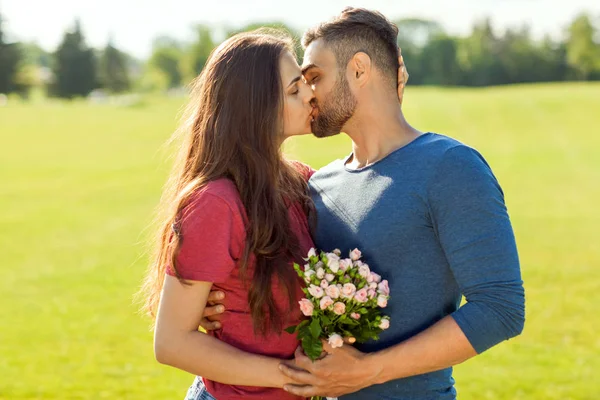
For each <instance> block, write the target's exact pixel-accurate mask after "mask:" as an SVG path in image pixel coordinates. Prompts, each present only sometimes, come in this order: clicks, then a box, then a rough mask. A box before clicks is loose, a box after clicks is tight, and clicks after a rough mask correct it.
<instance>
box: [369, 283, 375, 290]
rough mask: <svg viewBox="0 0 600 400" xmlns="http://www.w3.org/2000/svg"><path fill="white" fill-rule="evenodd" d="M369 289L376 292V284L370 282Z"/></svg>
mask: <svg viewBox="0 0 600 400" xmlns="http://www.w3.org/2000/svg"><path fill="white" fill-rule="evenodd" d="M369 289H373V290H377V283H375V282H371V283H370V284H369Z"/></svg>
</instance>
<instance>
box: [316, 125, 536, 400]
mask: <svg viewBox="0 0 600 400" xmlns="http://www.w3.org/2000/svg"><path fill="white" fill-rule="evenodd" d="M344 163H345V160H337V161H334V162H333V163H331V164H329V165H328V166H326V167H324V168H322V169H321V170H319V171H318V172H317V173H315V174H314V175H313V176H312V178H311V179H310V181H309V186H310V189H311V195H312V198H313V200H314V202H315V206H316V212H317V224H316V226H315V227H314V228H313V236H314V239H315V243H316V245H317V247H318V248H319V249H322V250H325V251H331V250H333V249H335V248H339V249H341V250H342V251H343V252H347V251H349V250H351V249H353V248H355V247H357V248H359V249H360V250H361V251H362V252H363V260H364V262H366V263H368V264H369V265H370V266H371V269H372V270H373V271H375V272H377V273H378V274H380V275H382V276H383V278H384V279H387V280H388V281H389V283H390V290H391V299H390V301H389V303H388V307H387V308H386V309H385V313H386V314H388V315H390V317H391V326H390V328H389V329H388V330H387V331H384V332H383V333H382V334H381V336H380V340H379V341H373V342H369V343H366V344H363V345H359V346H358V347H359V349H360V350H362V351H366V352H373V351H377V350H380V349H383V348H387V347H390V346H393V345H395V344H397V343H400V342H402V341H404V340H406V339H408V338H410V337H411V336H414V335H415V334H417V333H419V332H421V331H423V330H425V329H427V328H428V327H430V326H431V325H433V324H434V323H436V322H437V321H439V320H440V319H442V318H444V317H445V316H447V315H451V316H452V317H453V318H454V319H455V321H456V322H457V324H458V325H459V326H460V328H461V329H462V331H463V332H464V334H465V335H466V337H467V338H468V340H469V342H470V343H471V345H472V346H473V347H474V348H475V350H476V351H477V352H478V353H481V352H483V351H485V350H487V349H488V348H490V347H492V346H494V345H495V344H497V343H499V342H501V341H503V340H507V339H509V338H511V337H513V336H516V335H518V334H519V333H520V332H521V331H522V329H523V324H524V319H525V317H524V315H525V312H524V303H525V298H524V289H523V282H522V280H521V273H520V267H519V259H518V255H517V248H516V244H515V238H514V234H513V230H512V227H511V224H510V220H509V217H508V214H507V210H506V206H505V203H504V195H503V192H502V189H501V188H500V186H499V184H498V182H497V180H496V178H495V177H494V175H493V173H492V171H491V169H490V167H489V166H488V164H487V163H486V162H485V160H484V159H483V157H482V156H481V155H480V154H479V153H478V152H477V151H475V150H473V149H472V148H470V147H468V146H466V145H464V144H462V143H460V142H458V141H456V140H454V139H451V138H448V137H446V136H443V135H438V134H435V133H426V134H423V135H421V136H419V137H418V138H417V139H415V140H414V141H413V142H411V143H409V144H408V145H406V146H404V147H402V148H400V149H398V150H396V151H394V152H393V153H391V154H390V155H388V156H387V157H385V158H384V159H382V160H380V161H378V162H376V163H374V164H371V165H369V166H367V167H365V168H361V169H358V170H352V169H348V168H346V167H345V165H344ZM461 295H464V296H465V298H466V303H465V304H464V305H463V306H462V307H460V301H461ZM398 363H402V360H398ZM455 397H456V391H455V389H454V380H453V378H452V368H447V369H444V370H441V371H435V372H431V373H428V374H423V375H418V376H413V377H409V378H405V379H399V380H395V381H391V382H387V383H385V384H382V385H375V386H371V387H370V388H366V389H364V390H362V391H360V392H357V393H354V394H350V395H346V396H343V397H342V399H343V400H358V399H369V400H372V399H403V400H425V399H427V400H431V399H439V400H442V399H444V400H445V399H454V398H455Z"/></svg>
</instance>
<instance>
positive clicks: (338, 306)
mask: <svg viewBox="0 0 600 400" xmlns="http://www.w3.org/2000/svg"><path fill="white" fill-rule="evenodd" d="M333 312H334V313H336V314H337V315H342V314H343V313H345V312H346V305H345V304H344V303H342V302H340V301H338V302H336V303H334V304H333Z"/></svg>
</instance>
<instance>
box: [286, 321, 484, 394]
mask: <svg viewBox="0 0 600 400" xmlns="http://www.w3.org/2000/svg"><path fill="white" fill-rule="evenodd" d="M324 348H325V349H326V350H327V352H328V355H327V356H326V357H325V358H324V359H322V360H320V361H318V362H312V361H311V360H310V359H309V358H308V357H306V356H305V355H304V354H303V353H302V351H297V352H296V359H295V362H293V361H290V362H286V363H285V364H282V365H281V370H282V371H283V373H284V374H285V375H287V376H288V377H290V378H292V379H293V380H295V381H298V382H301V383H302V385H291V384H289V385H286V386H285V387H284V389H285V390H287V391H289V392H291V393H294V394H296V395H298V396H305V397H310V396H316V395H321V396H329V397H337V396H341V395H344V394H348V393H353V392H356V391H358V390H360V389H363V388H365V387H369V386H372V385H375V384H379V383H384V382H387V381H390V380H395V379H400V378H406V377H409V376H413V375H420V374H425V373H427V372H432V371H437V370H440V369H444V368H448V367H451V366H453V365H456V364H460V363H461V362H463V361H466V360H468V359H469V358H471V357H473V356H475V355H476V354H477V353H476V352H475V349H474V348H473V346H471V344H470V343H469V341H468V340H467V338H466V337H465V335H464V333H463V332H462V330H461V329H460V328H459V326H458V325H457V324H456V322H455V321H454V319H453V318H452V317H450V316H447V317H445V318H443V319H442V320H440V321H438V322H437V323H436V324H434V325H433V326H431V327H430V328H428V329H427V330H425V331H423V332H421V333H419V334H418V335H415V336H413V337H412V338H410V339H408V340H406V341H404V342H402V343H399V344H397V345H395V346H392V347H389V348H387V349H385V350H381V351H378V352H375V353H361V352H360V351H358V350H356V349H355V348H354V347H351V346H342V347H340V348H337V349H332V348H331V347H329V346H327V344H326V343H324ZM298 368H301V369H303V370H304V371H302V370H299V369H298Z"/></svg>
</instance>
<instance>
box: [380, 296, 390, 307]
mask: <svg viewBox="0 0 600 400" xmlns="http://www.w3.org/2000/svg"><path fill="white" fill-rule="evenodd" d="M387 303H388V299H387V296H381V295H379V296H378V297H377V305H378V306H379V307H381V308H385V307H387Z"/></svg>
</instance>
